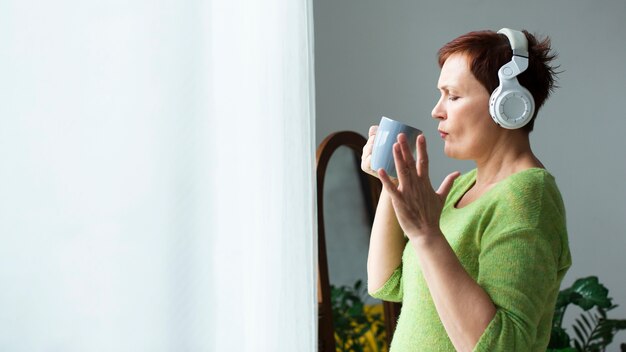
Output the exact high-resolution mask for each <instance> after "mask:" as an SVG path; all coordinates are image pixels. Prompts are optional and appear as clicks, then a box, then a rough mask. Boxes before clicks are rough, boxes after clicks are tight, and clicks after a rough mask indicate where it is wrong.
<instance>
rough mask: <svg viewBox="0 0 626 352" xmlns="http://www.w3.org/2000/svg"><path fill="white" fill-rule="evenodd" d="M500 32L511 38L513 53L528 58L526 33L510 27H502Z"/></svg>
mask: <svg viewBox="0 0 626 352" xmlns="http://www.w3.org/2000/svg"><path fill="white" fill-rule="evenodd" d="M498 34H504V35H506V37H507V38H509V43H510V44H511V49H513V55H515V56H522V57H525V58H528V40H527V39H526V36H525V35H524V33H522V32H520V31H516V30H514V29H510V28H502V29H501V30H499V31H498Z"/></svg>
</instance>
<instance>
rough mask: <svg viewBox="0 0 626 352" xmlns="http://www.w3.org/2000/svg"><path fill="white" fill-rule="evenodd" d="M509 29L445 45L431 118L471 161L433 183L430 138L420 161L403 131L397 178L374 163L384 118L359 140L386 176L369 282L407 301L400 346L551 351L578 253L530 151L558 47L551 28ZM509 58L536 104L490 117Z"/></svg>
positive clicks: (550, 183) (378, 293) (452, 147)
mask: <svg viewBox="0 0 626 352" xmlns="http://www.w3.org/2000/svg"><path fill="white" fill-rule="evenodd" d="M502 31H504V34H499V33H495V32H492V31H481V32H471V33H468V34H465V35H463V36H461V37H459V38H456V39H454V40H453V41H451V42H450V43H448V44H446V45H445V46H444V47H442V48H441V49H440V50H439V66H440V67H441V74H440V77H439V81H438V89H439V91H440V92H441V98H440V99H439V101H438V102H437V105H435V107H434V109H433V111H432V116H433V118H434V119H435V120H437V121H438V124H439V125H438V130H439V133H440V135H441V137H442V138H443V139H444V141H445V153H446V155H447V156H449V157H452V158H455V159H464V160H468V159H469V160H473V161H474V162H475V163H476V168H475V169H474V170H472V171H470V172H469V173H467V174H465V175H463V176H460V174H459V173H458V172H455V173H452V174H450V175H448V176H447V177H446V178H445V179H444V180H443V182H442V184H441V186H440V187H439V189H438V190H437V191H434V190H433V188H432V186H431V182H430V180H429V176H428V154H427V151H426V140H425V138H424V136H419V137H418V139H417V141H416V144H417V153H416V154H417V160H415V159H413V155H412V154H411V152H410V149H409V145H408V142H407V139H406V137H405V136H404V135H400V136H398V141H397V143H396V144H395V145H394V149H393V153H394V160H395V164H396V169H397V170H398V175H399V176H398V179H397V180H392V179H390V177H389V176H388V175H387V174H386V173H385V171H384V170H382V169H381V170H377V171H374V170H372V169H371V167H370V159H371V151H372V146H373V142H374V137H375V134H376V126H372V127H371V128H370V131H369V140H368V143H367V145H366V146H365V147H364V148H363V162H362V169H363V170H364V171H365V172H367V173H369V174H371V175H374V176H376V177H378V178H379V179H380V180H381V181H382V183H383V191H382V193H381V196H380V200H379V204H378V209H377V210H376V217H375V220H374V224H373V227H372V234H371V240H370V249H369V254H368V263H367V270H368V291H369V292H370V294H371V295H372V296H373V297H376V298H380V299H384V300H388V301H401V302H403V306H402V312H401V314H400V318H399V320H398V325H397V328H396V331H395V334H394V336H393V340H392V344H391V351H392V352H403V351H453V350H455V349H456V350H457V351H471V350H476V351H545V349H546V346H547V345H548V342H549V339H550V330H551V321H552V315H553V312H554V304H555V300H556V297H557V294H558V291H559V286H560V283H561V280H562V279H563V276H564V275H565V273H566V271H567V269H568V268H569V267H570V265H571V257H570V252H569V248H568V240H567V231H566V226H565V210H564V206H563V202H562V199H561V196H560V193H559V190H558V188H557V186H556V183H555V180H554V178H553V177H552V176H551V175H550V174H549V173H548V171H546V170H545V168H544V166H543V164H542V163H541V162H540V161H539V159H537V157H536V156H535V155H534V154H533V152H532V149H531V147H530V142H529V133H530V132H531V131H532V129H533V125H534V120H535V118H536V116H537V111H536V110H538V109H539V108H540V107H541V106H542V105H543V103H544V102H545V100H546V99H547V97H548V96H549V94H550V92H551V91H552V89H553V87H554V81H555V76H556V72H555V68H554V67H552V66H550V63H551V61H552V60H553V59H554V58H555V55H553V54H551V53H550V41H549V39H548V38H546V39H544V40H543V41H538V40H537V39H536V38H535V37H534V36H533V35H531V34H529V33H528V32H526V31H524V32H523V33H522V32H517V31H511V30H506V31H505V30H502ZM515 36H517V37H515ZM519 36H521V39H520V37H519ZM521 40H523V41H524V43H522V44H525V45H526V48H525V49H526V50H527V52H528V53H527V54H526V56H524V55H523V54H520V46H523V45H522V44H520V41H521ZM526 40H527V42H526ZM512 46H513V50H512ZM522 49H524V48H522ZM522 51H523V50H522ZM513 53H515V54H516V55H515V57H514V55H513ZM513 57H514V58H513ZM526 57H527V59H526ZM507 63H508V64H507ZM525 63H527V64H528V68H527V69H525V67H524V64H525ZM504 65H509V66H507V67H509V68H506V69H505V67H503V66H504ZM511 65H512V66H511ZM511 67H512V69H513V71H515V70H517V71H515V72H513V75H515V74H517V73H518V71H522V72H521V73H520V74H519V75H518V76H517V79H518V80H519V83H520V84H521V85H522V86H523V87H525V88H527V89H528V91H529V92H530V94H532V98H531V99H534V106H535V107H536V109H535V110H534V113H533V110H532V109H531V110H530V113H529V114H530V115H529V116H528V117H527V118H525V121H522V122H521V124H518V125H516V126H513V127H511V126H506V125H505V126H506V127H507V128H504V127H501V126H502V125H503V123H504V124H506V122H507V121H506V116H505V118H504V120H499V123H495V122H494V120H496V118H495V117H494V118H492V117H490V115H491V114H490V108H489V105H490V103H493V101H491V102H490V96H491V93H492V92H493V91H494V90H496V88H497V87H498V85H499V84H502V85H506V84H505V83H506V82H509V81H506V80H505V78H506V77H504V76H506V75H511V69H510V68H511ZM500 68H502V70H501V71H502V72H504V73H500V75H501V76H498V72H499V69H500ZM509 78H510V77H509ZM505 81H506V82H505ZM509 83H510V82H509ZM522 89H523V88H522ZM496 93H497V92H496ZM511 106H512V107H511ZM511 106H508V107H506V108H504V110H507V109H509V108H510V109H512V110H514V112H515V110H516V109H517V110H518V111H517V112H518V113H519V112H520V111H522V112H521V114H523V113H524V110H526V113H528V108H529V105H528V104H526V102H525V101H522V103H521V105H520V104H517V105H515V104H513V105H511ZM520 106H521V110H519V109H520ZM531 108H532V106H531ZM495 110H497V106H496V109H495ZM501 110H502V109H501ZM491 112H493V111H491ZM507 113H509V112H507ZM509 115H510V114H509ZM520 116H521V115H520ZM512 120H514V119H512ZM514 122H515V121H514ZM517 122H519V121H517ZM520 125H521V126H520Z"/></svg>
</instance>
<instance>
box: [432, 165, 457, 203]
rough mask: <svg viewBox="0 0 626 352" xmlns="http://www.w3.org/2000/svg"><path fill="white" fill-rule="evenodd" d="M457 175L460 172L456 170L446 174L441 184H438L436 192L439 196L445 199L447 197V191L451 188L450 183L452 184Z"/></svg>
mask: <svg viewBox="0 0 626 352" xmlns="http://www.w3.org/2000/svg"><path fill="white" fill-rule="evenodd" d="M459 176H461V173H460V172H458V171H455V172H453V173H451V174H450V175H448V176H446V178H444V179H443V182H441V186H439V189H438V190H437V194H438V195H439V196H440V197H441V198H443V199H446V198H447V197H448V193H450V189H452V184H454V180H456V178H457V177H459Z"/></svg>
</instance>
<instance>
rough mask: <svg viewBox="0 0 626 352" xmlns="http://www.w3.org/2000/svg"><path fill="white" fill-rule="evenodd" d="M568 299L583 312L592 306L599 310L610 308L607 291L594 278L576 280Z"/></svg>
mask: <svg viewBox="0 0 626 352" xmlns="http://www.w3.org/2000/svg"><path fill="white" fill-rule="evenodd" d="M570 289H571V293H570V296H569V299H570V300H571V302H572V303H574V304H576V305H577V306H579V307H580V308H582V309H583V310H589V309H591V308H593V307H594V306H598V307H600V308H609V307H611V305H612V303H611V298H609V297H608V294H609V290H608V289H607V288H606V287H604V285H602V284H601V283H599V282H598V278H597V277H596V276H590V277H586V278H582V279H578V280H576V281H575V282H574V284H573V285H572V287H571V288H570Z"/></svg>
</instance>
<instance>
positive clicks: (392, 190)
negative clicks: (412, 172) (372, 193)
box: [377, 168, 398, 198]
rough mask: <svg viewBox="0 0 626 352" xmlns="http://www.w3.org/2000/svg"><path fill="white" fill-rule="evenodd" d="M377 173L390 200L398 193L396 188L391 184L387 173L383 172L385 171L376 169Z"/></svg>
mask: <svg viewBox="0 0 626 352" xmlns="http://www.w3.org/2000/svg"><path fill="white" fill-rule="evenodd" d="M377 173H378V179H379V180H380V181H381V182H382V184H383V187H384V188H385V189H386V190H387V192H388V193H389V195H390V196H391V197H392V198H395V197H396V195H397V193H398V186H396V185H395V184H394V183H393V181H392V180H391V178H390V177H389V175H388V174H387V172H385V169H383V168H380V169H378V171H377Z"/></svg>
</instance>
